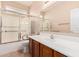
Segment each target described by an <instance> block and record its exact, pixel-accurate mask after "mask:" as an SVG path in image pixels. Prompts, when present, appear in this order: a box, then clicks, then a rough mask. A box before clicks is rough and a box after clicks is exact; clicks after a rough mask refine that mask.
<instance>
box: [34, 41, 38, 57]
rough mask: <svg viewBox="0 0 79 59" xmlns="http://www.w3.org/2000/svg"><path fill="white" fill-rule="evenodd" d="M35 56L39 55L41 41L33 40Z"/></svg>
mask: <svg viewBox="0 0 79 59" xmlns="http://www.w3.org/2000/svg"><path fill="white" fill-rule="evenodd" d="M33 56H34V57H39V43H38V42H37V41H34V40H33Z"/></svg>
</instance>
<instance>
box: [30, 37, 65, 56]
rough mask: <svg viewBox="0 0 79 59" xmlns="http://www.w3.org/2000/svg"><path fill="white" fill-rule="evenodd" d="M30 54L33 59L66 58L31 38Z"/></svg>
mask: <svg viewBox="0 0 79 59" xmlns="http://www.w3.org/2000/svg"><path fill="white" fill-rule="evenodd" d="M29 53H30V55H31V56H32V57H66V56H65V55H63V54H61V53H59V52H57V51H55V50H53V49H51V48H49V47H47V46H46V45H43V44H41V43H39V42H37V41H35V40H33V39H31V38H29Z"/></svg>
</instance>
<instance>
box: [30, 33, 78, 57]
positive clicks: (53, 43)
mask: <svg viewBox="0 0 79 59" xmlns="http://www.w3.org/2000/svg"><path fill="white" fill-rule="evenodd" d="M50 35H51V34H50V33H41V34H40V35H33V36H29V37H30V38H32V39H33V40H36V41H38V42H39V43H42V44H44V45H46V46H48V47H50V48H52V49H54V50H56V51H58V52H60V53H62V54H64V55H66V56H71V57H79V37H73V36H66V35H59V34H55V33H54V34H53V35H54V39H51V38H50Z"/></svg>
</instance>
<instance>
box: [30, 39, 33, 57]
mask: <svg viewBox="0 0 79 59" xmlns="http://www.w3.org/2000/svg"><path fill="white" fill-rule="evenodd" d="M32 43H33V42H32V39H31V38H29V53H30V55H31V56H33V45H32Z"/></svg>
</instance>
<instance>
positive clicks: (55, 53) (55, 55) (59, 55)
mask: <svg viewBox="0 0 79 59" xmlns="http://www.w3.org/2000/svg"><path fill="white" fill-rule="evenodd" d="M54 57H66V56H65V55H63V54H61V53H59V52H57V51H54Z"/></svg>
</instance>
